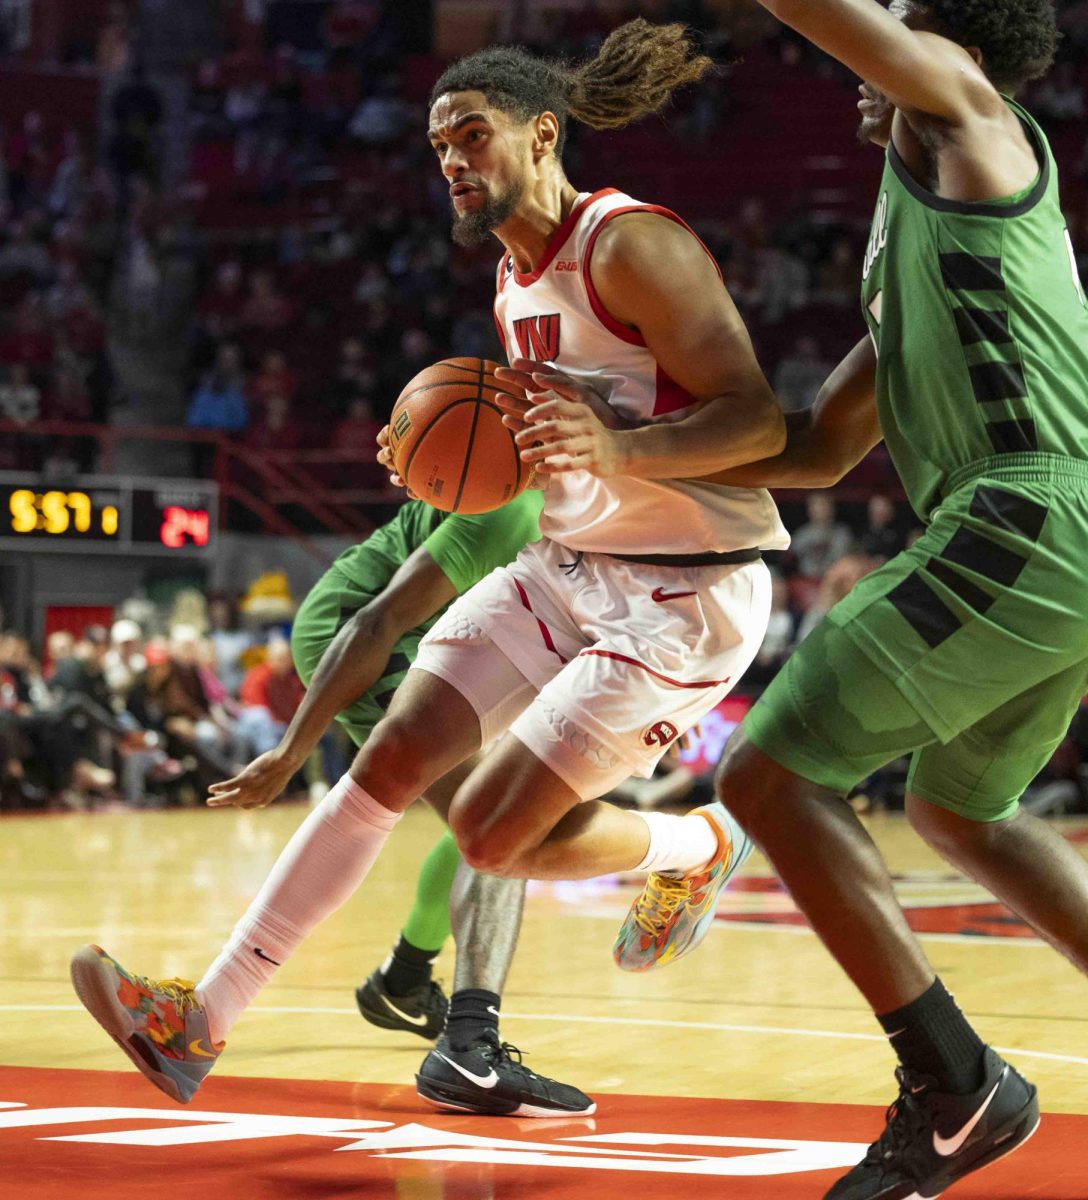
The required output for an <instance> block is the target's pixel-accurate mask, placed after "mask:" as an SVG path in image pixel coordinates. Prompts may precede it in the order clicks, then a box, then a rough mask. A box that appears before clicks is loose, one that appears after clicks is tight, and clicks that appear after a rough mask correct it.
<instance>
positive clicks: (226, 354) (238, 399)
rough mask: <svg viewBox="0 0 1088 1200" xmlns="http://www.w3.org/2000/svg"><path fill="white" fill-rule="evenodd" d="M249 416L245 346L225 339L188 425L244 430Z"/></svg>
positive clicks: (196, 398)
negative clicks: (243, 347) (243, 352)
mask: <svg viewBox="0 0 1088 1200" xmlns="http://www.w3.org/2000/svg"><path fill="white" fill-rule="evenodd" d="M246 419H247V410H246V376H245V370H244V368H243V365H242V349H241V347H240V346H239V345H238V344H237V343H235V342H223V343H222V344H221V345H220V346H219V349H218V350H217V352H216V355H215V365H214V366H213V367H212V369H211V370H210V371H209V372H208V373H207V374H206V375H205V376H204V378H203V379H202V380H201V382H200V386H199V387H198V388H197V390H196V392H195V393H194V394H193V399H192V403H191V404H190V405H189V411H188V412H187V413H186V416H185V424H186V425H188V426H189V428H190V429H214V430H219V431H220V432H223V433H240V432H241V431H242V430H243V429H244V428H245V427H246Z"/></svg>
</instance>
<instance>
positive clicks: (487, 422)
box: [389, 358, 532, 513]
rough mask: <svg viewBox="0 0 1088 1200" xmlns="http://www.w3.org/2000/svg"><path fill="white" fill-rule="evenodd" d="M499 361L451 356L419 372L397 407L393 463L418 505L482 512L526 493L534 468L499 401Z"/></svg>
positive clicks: (391, 437)
mask: <svg viewBox="0 0 1088 1200" xmlns="http://www.w3.org/2000/svg"><path fill="white" fill-rule="evenodd" d="M497 368H498V364H497V363H493V362H489V361H488V360H487V359H482V358H447V359H443V361H442V362H439V363H435V364H434V366H432V367H427V368H426V369H425V370H423V371H420V373H419V374H418V375H416V376H415V378H414V379H412V380H411V381H410V382H409V383H408V384H407V386H406V387H405V388H404V390H403V391H402V392H401V394H400V396H399V397H398V398H397V402H396V404H395V405H394V406H393V414H392V416H391V417H390V418H389V445H390V449H391V450H392V453H393V462H394V464H395V465H396V468H397V474H398V475H400V476H401V477H402V478H403V479H404V480H405V482H406V483H407V484H408V487H409V489H410V490H411V491H412V492H413V494H415V495H416V496H418V497H419V499H420V500H423V501H425V502H426V503H427V504H430V505H432V506H433V507H435V508H440V509H442V510H443V512H457V513H484V512H490V511H491V510H492V509H495V508H501V507H502V505H504V504H506V503H507V501H509V500H513V498H514V497H515V496H517V495H520V493H521V492H523V491H524V490H525V488H526V487H527V486H528V484H529V481H530V479H531V477H532V470H531V469H530V468H528V467H526V466H525V464H523V463H522V461H521V459H520V458H519V457H518V448H517V446H516V445H515V443H514V435H513V434H512V433H511V432H510V430H509V429H507V428H506V426H505V425H504V424H503V423H502V409H500V408H499V406H498V405H497V404H496V403H495V396H496V394H497V393H498V392H501V391H506V390H507V389H506V388H504V387H503V385H502V384H501V383H499V381H498V380H497V379H496V378H495V371H496V369H497Z"/></svg>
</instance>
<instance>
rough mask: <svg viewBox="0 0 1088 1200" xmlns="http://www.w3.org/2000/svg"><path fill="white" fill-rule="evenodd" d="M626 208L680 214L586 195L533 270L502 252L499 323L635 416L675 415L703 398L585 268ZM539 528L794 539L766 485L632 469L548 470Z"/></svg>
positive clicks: (588, 540)
mask: <svg viewBox="0 0 1088 1200" xmlns="http://www.w3.org/2000/svg"><path fill="white" fill-rule="evenodd" d="M629 212H651V213H657V214H659V215H661V216H663V217H667V218H668V219H669V220H672V221H676V222H677V223H678V224H680V225H683V224H684V222H683V221H681V220H680V218H679V217H678V216H676V214H675V213H672V212H670V211H669V210H668V209H665V208H659V207H658V206H657V205H653V204H640V203H639V202H638V201H637V200H632V199H631V197H630V196H625V195H624V194H623V193H622V192H618V191H616V190H615V189H614V188H606V189H604V190H603V191H599V192H594V193H592V194H583V195H580V196H579V197H578V201H577V203H576V204H575V206H574V208H573V209H572V210H571V213H570V215H569V216H568V217H567V219H566V220H565V221H564V222H563V224H562V225H561V226H560V227H559V229H557V230H556V232H555V234H554V236H553V237H552V240H551V242H550V243H549V245H548V248H547V250H546V251H545V253H544V256H543V258H542V259H541V260H540V264H539V266H538V267H537V269H536V271H534V272H533V274H531V275H523V274H521V272H520V271H518V270H516V268H515V267H514V261H513V258H512V257H511V256H509V255H507V256H506V257H504V258H503V260H502V262H501V263H500V264H499V275H498V291H497V294H496V297H495V322H496V325H497V327H498V330H499V335H500V337H501V338H502V340H503V344H504V346H505V348H506V352H507V354H508V356H509V357H510V358H511V359H513V358H517V357H521V358H530V359H533V360H534V361H536V362H542V363H550V364H551V365H553V366H555V367H557V368H558V369H559V370H561V371H564V372H566V374H568V375H570V376H572V377H573V378H576V379H585V380H586V381H587V382H588V383H590V384H591V385H592V386H593V387H594V388H596V390H597V391H599V392H602V393H603V394H604V395H605V396H606V397H607V399H608V402H609V403H610V404H611V405H612V407H613V408H615V409H616V411H617V412H619V413H620V414H621V415H622V416H623V417H625V418H627V419H629V420H633V421H637V422H639V423H645V422H647V421H654V420H657V421H665V420H677V419H678V418H679V417H682V416H683V415H684V413H685V412H686V411H687V410H688V409H690V408H691V406H692V405H694V404H696V403H698V401H697V400H696V399H695V397H693V396H691V395H690V394H689V393H688V392H685V391H684V390H683V388H681V387H680V385H679V384H677V383H676V382H675V381H674V380H672V379H670V378H669V376H668V375H666V374H665V372H664V371H663V370H662V369H661V367H660V366H659V365H658V363H657V361H656V359H655V358H654V356H653V355H652V354H651V353H650V351H649V349H648V348H647V346H646V343H645V341H644V340H643V338H642V336H641V335H640V334H639V332H638V330H636V329H631V328H630V327H628V326H626V325H622V324H621V323H620V322H619V321H616V320H615V319H614V318H613V317H612V316H610V315H609V313H608V312H607V311H606V310H605V308H604V306H603V305H602V304H601V301H600V299H599V298H598V296H597V293H596V291H595V290H594V288H593V283H592V281H591V279H590V273H589V264H590V257H591V255H592V253H593V244H594V242H595V241H596V239H597V235H598V234H599V233H600V232H601V230H602V229H603V228H604V226H605V224H606V222H608V221H610V220H611V219H612V218H613V217H618V216H620V215H621V214H622V213H629ZM685 228H687V226H686V225H685ZM708 253H709V251H708ZM663 265H664V267H665V268H666V269H667V265H668V264H663ZM540 530H541V533H543V534H544V536H545V537H548V538H551V539H552V540H553V541H556V542H559V543H560V544H561V545H563V546H568V547H570V548H571V549H572V550H584V551H589V552H597V553H603V554H700V553H708V552H717V553H721V552H725V551H729V550H743V549H748V548H749V547H759V548H760V549H764V550H780V549H784V548H785V547H786V546H788V545H789V534H788V533H787V532H786V530H785V527H784V526H783V524H782V521H781V519H780V518H779V515H778V509H777V508H776V507H775V503H774V501H773V500H772V499H771V497H770V494H769V493H768V492H766V491H765V490H763V489H762V488H733V487H723V486H721V485H720V484H710V483H696V482H681V481H677V480H649V479H635V478H633V477H632V476H629V475H616V476H612V477H611V478H608V479H598V478H597V477H596V476H595V475H591V474H590V473H589V472H588V471H570V472H567V473H566V474H562V475H555V476H551V477H550V478H549V479H548V482H547V484H546V486H545V489H544V510H543V512H542V513H541V515H540Z"/></svg>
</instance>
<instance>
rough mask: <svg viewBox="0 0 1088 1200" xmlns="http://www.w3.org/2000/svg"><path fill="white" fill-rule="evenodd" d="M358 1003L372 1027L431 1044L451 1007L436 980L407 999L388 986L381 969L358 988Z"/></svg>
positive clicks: (356, 999)
mask: <svg viewBox="0 0 1088 1200" xmlns="http://www.w3.org/2000/svg"><path fill="white" fill-rule="evenodd" d="M355 1002H356V1004H358V1005H359V1011H360V1012H361V1013H362V1014H363V1017H364V1018H365V1019H366V1020H368V1021H369V1022H370V1023H371V1025H377V1026H378V1028H379V1029H399V1030H403V1031H404V1032H405V1033H416V1034H418V1035H419V1036H420V1037H421V1038H426V1039H427V1041H429V1042H433V1041H434V1039H435V1038H436V1037H438V1035H439V1034H440V1033H441V1032H442V1030H443V1028H444V1027H445V1024H446V1011H447V1009H448V1008H449V1006H450V1002H449V1001H448V1000H447V999H446V995H445V993H444V992H443V991H442V989H441V987H439V985H438V984H437V983H434V982H433V981H432V982H430V983H423V984H420V986H419V987H417V988H413V989H412V990H411V991H410V992H409V993H408V994H407V995H406V996H394V995H393V994H392V993H391V992H390V991H389V989H388V988H387V987H386V986H385V977H384V976H383V975H382V973H381V969H380V968H379V969H378V970H377V971H375V972H374V974H373V975H371V977H370V978H369V979H368V980H367V981H366V983H364V984H363V986H362V987H357V988H356V989H355Z"/></svg>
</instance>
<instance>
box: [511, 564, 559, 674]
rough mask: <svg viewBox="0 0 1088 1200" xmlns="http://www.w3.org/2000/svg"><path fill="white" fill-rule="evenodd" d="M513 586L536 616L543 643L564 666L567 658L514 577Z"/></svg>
mask: <svg viewBox="0 0 1088 1200" xmlns="http://www.w3.org/2000/svg"><path fill="white" fill-rule="evenodd" d="M514 587H516V588H517V589H518V595H519V596H520V597H521V602H522V604H524V605H525V609H526V611H527V612H530V613H532V615H533V616H534V617H536V623H537V626H538V627H539V629H540V636H541V637H542V638H543V639H544V645H545V646H547V647H548V649H549V650H550V651H551V652H552V653H553V654H554V655H555V657H556V658H558V659H559V661H560V662H561V663H563V664H564V666H565V665H566V662H567V660H566V659H565V658H564V657H563V656H562V654H560V653H559V651H558V650H557V649H556V648H555V642H554V641H552V631H551V630H550V629H549V628H548V627H547V625H545V624H544V622H543V621H542V620H541V619H540V618H539V617H537V616H536V613H535V612H533V606H532V605H531V604H530V603H529V596H528V594H527V593H526V591H525V589H524V588H523V587H522V586H521V584H520V583H519V582H518V581H517V580H516V579H515V580H514Z"/></svg>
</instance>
